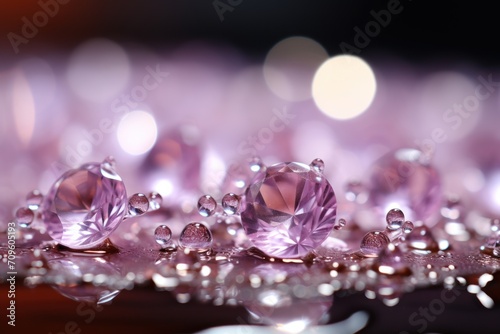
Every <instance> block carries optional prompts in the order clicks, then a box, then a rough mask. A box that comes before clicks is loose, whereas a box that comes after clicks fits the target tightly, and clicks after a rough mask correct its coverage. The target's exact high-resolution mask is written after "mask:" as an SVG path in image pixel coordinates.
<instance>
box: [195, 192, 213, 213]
mask: <svg viewBox="0 0 500 334" xmlns="http://www.w3.org/2000/svg"><path fill="white" fill-rule="evenodd" d="M215 209H217V202H216V201H215V199H214V198H213V197H212V196H210V195H204V196H201V197H200V199H199V200H198V213H199V214H200V215H202V216H203V217H210V216H211V215H213V214H214V212H215Z"/></svg>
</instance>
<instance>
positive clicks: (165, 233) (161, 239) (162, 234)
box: [155, 225, 172, 249]
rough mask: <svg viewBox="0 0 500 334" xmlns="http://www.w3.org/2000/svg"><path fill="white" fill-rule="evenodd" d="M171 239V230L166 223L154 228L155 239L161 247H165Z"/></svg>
mask: <svg viewBox="0 0 500 334" xmlns="http://www.w3.org/2000/svg"><path fill="white" fill-rule="evenodd" d="M171 239H172V231H171V230H170V228H169V227H168V226H167V225H160V226H158V227H157V228H156V229H155V240H156V243H157V244H158V245H160V247H161V249H165V248H166V247H167V246H168V245H169V244H170V241H171Z"/></svg>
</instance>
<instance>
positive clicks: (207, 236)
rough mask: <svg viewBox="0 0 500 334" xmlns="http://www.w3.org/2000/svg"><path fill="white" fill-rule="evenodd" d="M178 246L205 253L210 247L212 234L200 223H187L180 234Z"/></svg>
mask: <svg viewBox="0 0 500 334" xmlns="http://www.w3.org/2000/svg"><path fill="white" fill-rule="evenodd" d="M179 244H180V246H181V247H183V248H188V249H192V250H196V251H198V252H203V251H207V250H209V249H210V247H211V246H212V233H211V232H210V230H209V228H208V227H207V226H205V225H204V224H202V223H189V224H187V225H186V226H185V227H184V229H183V230H182V232H181V235H180V237H179Z"/></svg>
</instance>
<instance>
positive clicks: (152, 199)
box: [148, 191, 163, 210]
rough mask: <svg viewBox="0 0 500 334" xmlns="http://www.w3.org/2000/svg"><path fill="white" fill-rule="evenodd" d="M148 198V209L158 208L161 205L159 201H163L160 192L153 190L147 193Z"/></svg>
mask: <svg viewBox="0 0 500 334" xmlns="http://www.w3.org/2000/svg"><path fill="white" fill-rule="evenodd" d="M148 199H149V208H150V210H158V209H160V207H161V203H162V201H163V198H162V197H161V195H160V194H158V193H157V192H155V191H153V192H151V193H149V195H148Z"/></svg>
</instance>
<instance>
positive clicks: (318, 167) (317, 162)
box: [310, 158, 325, 173]
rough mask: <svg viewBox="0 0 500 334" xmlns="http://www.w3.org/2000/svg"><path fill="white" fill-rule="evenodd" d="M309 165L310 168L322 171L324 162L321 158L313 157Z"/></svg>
mask: <svg viewBox="0 0 500 334" xmlns="http://www.w3.org/2000/svg"><path fill="white" fill-rule="evenodd" d="M310 166H311V168H312V169H314V170H315V171H316V172H318V173H323V170H324V169H325V163H324V162H323V160H321V159H319V158H317V159H314V160H313V161H312V162H311V165H310Z"/></svg>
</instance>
